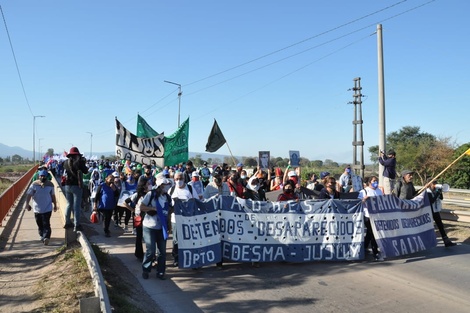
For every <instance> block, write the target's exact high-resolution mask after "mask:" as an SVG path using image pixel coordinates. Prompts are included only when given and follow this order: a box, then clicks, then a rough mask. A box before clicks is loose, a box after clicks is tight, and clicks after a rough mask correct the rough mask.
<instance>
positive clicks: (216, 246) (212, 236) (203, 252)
mask: <svg viewBox="0 0 470 313" xmlns="http://www.w3.org/2000/svg"><path fill="white" fill-rule="evenodd" d="M218 202H219V199H218V198H217V197H215V198H212V199H211V200H209V201H205V202H202V201H199V200H197V199H189V200H187V201H182V200H178V199H175V206H174V208H175V217H176V233H177V238H178V259H179V264H178V267H179V268H198V267H201V266H206V265H210V264H214V263H217V262H220V261H221V260H222V257H221V246H220V234H219V219H218V214H219V212H218V206H219V204H218Z"/></svg>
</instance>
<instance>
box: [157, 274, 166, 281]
mask: <svg viewBox="0 0 470 313" xmlns="http://www.w3.org/2000/svg"><path fill="white" fill-rule="evenodd" d="M157 278H158V279H161V280H165V279H166V278H165V274H163V273H157Z"/></svg>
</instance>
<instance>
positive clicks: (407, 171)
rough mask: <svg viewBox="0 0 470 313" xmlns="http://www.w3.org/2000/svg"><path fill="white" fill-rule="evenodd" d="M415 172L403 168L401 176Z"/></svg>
mask: <svg viewBox="0 0 470 313" xmlns="http://www.w3.org/2000/svg"><path fill="white" fill-rule="evenodd" d="M413 173H414V172H413V171H410V170H403V171H401V176H402V177H403V176H405V175H408V174H413Z"/></svg>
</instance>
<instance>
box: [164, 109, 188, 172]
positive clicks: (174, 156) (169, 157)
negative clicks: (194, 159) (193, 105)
mask: <svg viewBox="0 0 470 313" xmlns="http://www.w3.org/2000/svg"><path fill="white" fill-rule="evenodd" d="M188 142H189V117H188V118H187V119H186V121H184V122H183V124H181V125H180V127H179V128H178V130H177V131H176V132H175V133H174V134H172V135H170V136H168V137H166V136H165V165H168V166H173V165H175V164H178V163H183V162H186V161H188V158H189V153H188Z"/></svg>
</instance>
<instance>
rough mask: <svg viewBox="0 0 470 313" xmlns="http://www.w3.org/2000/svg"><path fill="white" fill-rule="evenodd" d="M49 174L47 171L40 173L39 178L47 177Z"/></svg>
mask: <svg viewBox="0 0 470 313" xmlns="http://www.w3.org/2000/svg"><path fill="white" fill-rule="evenodd" d="M47 174H48V172H47V171H46V170H42V171H39V176H47Z"/></svg>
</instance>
